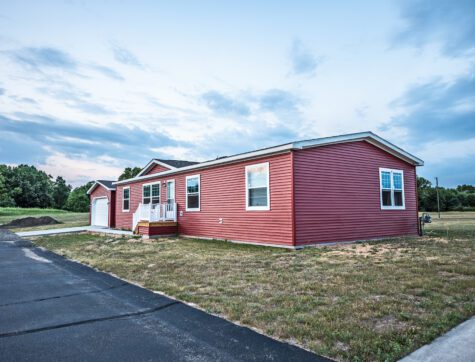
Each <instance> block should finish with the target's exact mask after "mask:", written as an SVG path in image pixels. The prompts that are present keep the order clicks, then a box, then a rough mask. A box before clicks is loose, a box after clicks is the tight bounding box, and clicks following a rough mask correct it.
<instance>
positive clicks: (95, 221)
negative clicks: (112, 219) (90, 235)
mask: <svg viewBox="0 0 475 362" xmlns="http://www.w3.org/2000/svg"><path fill="white" fill-rule="evenodd" d="M91 224H92V225H93V226H103V227H108V226H109V202H108V200H107V198H105V197H103V198H100V199H95V200H94V201H93V203H92V217H91Z"/></svg>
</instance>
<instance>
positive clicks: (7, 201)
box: [0, 165, 15, 207]
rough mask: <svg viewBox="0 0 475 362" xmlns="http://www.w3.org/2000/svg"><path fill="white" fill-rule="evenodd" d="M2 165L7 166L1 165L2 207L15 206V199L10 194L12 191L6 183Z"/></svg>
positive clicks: (0, 204) (0, 203) (0, 191)
mask: <svg viewBox="0 0 475 362" xmlns="http://www.w3.org/2000/svg"><path fill="white" fill-rule="evenodd" d="M2 166H5V165H0V207H8V206H15V201H14V200H13V198H12V197H11V196H10V193H9V190H8V187H7V184H6V178H5V176H4V175H3V172H2V171H3V167H2ZM5 167H6V166H5Z"/></svg>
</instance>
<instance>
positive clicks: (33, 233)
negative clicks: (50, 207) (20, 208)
mask: <svg viewBox="0 0 475 362" xmlns="http://www.w3.org/2000/svg"><path fill="white" fill-rule="evenodd" d="M83 231H90V232H94V233H103V234H113V235H128V236H132V235H133V234H132V231H125V230H115V229H108V228H100V227H96V226H78V227H72V228H61V229H47V230H33V231H20V232H17V233H16V234H17V235H18V236H22V237H30V236H44V235H55V234H70V233H80V232H83Z"/></svg>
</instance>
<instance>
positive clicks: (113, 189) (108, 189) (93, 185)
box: [86, 180, 115, 195]
mask: <svg viewBox="0 0 475 362" xmlns="http://www.w3.org/2000/svg"><path fill="white" fill-rule="evenodd" d="M98 185H101V186H102V187H104V188H105V189H106V190H107V191H115V188H110V187H107V186H106V185H104V184H103V183H102V182H99V181H97V180H95V181H94V183H93V184H92V186H91V187H90V188H89V190H87V192H86V194H88V195H90V194H91V193H92V191H94V189H95V188H96V187H97V186H98Z"/></svg>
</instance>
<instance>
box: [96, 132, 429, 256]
mask: <svg viewBox="0 0 475 362" xmlns="http://www.w3.org/2000/svg"><path fill="white" fill-rule="evenodd" d="M422 165H423V161H422V160H420V159H419V158H417V157H415V156H413V155H411V154H409V153H408V152H406V151H404V150H402V149H401V148H399V147H397V146H395V145H393V144H391V143H390V142H388V141H386V140H384V139H382V138H381V137H379V136H377V135H375V134H374V133H371V132H363V133H356V134H349V135H342V136H336V137H327V138H319V139H313V140H306V141H299V142H293V143H288V144H284V145H279V146H275V147H269V148H265V149H261V150H257V151H252V152H247V153H242V154H238V155H234V156H229V157H224V158H219V159H216V160H212V161H206V162H201V163H197V162H189V161H177V160H159V159H154V160H152V161H151V162H150V163H149V164H148V165H147V166H145V167H144V169H143V170H142V171H141V172H140V173H139V174H138V175H137V176H136V177H134V178H131V179H128V180H122V181H117V182H107V181H96V182H95V183H94V185H93V186H92V187H91V189H90V190H89V191H88V193H89V194H90V198H91V224H92V225H96V226H104V227H115V228H118V229H128V230H133V231H134V232H136V233H138V234H141V235H143V236H144V237H154V236H160V235H169V234H180V235H183V236H192V237H200V238H213V239H224V240H229V241H234V242H244V243H255V244H263V245H272V246H281V247H288V248H300V247H303V246H306V245H312V244H321V243H329V242H339V241H356V240H363V239H378V238H384V237H393V236H404V235H417V234H418V215H417V184H416V167H417V166H422ZM105 200H107V201H105ZM106 202H107V207H105V203H106Z"/></svg>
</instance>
